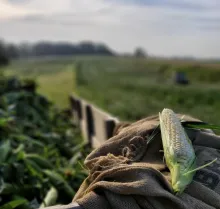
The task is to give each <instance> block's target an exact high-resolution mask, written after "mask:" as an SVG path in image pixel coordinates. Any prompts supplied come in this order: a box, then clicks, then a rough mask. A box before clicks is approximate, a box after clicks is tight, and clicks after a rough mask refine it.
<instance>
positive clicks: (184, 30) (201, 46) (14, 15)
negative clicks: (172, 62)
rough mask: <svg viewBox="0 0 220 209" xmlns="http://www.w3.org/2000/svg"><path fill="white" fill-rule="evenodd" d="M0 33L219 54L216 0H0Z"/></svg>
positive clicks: (156, 51) (17, 38)
mask: <svg viewBox="0 0 220 209" xmlns="http://www.w3.org/2000/svg"><path fill="white" fill-rule="evenodd" d="M0 38H4V39H5V40H6V41H13V42H16V43H18V42H21V41H30V42H35V41H38V40H50V41H70V42H73V43H76V42H78V41H82V40H92V41H97V42H104V43H106V44H108V45H109V46H110V47H111V48H113V49H115V50H117V51H119V52H124V51H130V52H131V51H133V49H134V48H135V47H136V46H142V47H143V48H145V49H146V50H147V51H148V52H149V53H150V54H153V55H165V56H172V55H178V56H185V55H192V56H196V57H220V0H0Z"/></svg>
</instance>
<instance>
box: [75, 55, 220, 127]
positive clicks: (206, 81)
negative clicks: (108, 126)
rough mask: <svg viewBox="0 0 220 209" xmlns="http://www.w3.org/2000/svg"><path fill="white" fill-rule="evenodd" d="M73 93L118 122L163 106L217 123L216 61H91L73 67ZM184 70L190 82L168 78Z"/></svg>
mask: <svg viewBox="0 0 220 209" xmlns="http://www.w3.org/2000/svg"><path fill="white" fill-rule="evenodd" d="M77 68H78V69H77V83H78V88H77V91H78V92H79V94H80V95H81V96H82V97H84V98H86V99H87V100H89V101H92V102H93V103H95V104H97V105H98V106H100V107H102V108H103V109H105V110H106V111H108V112H111V113H112V114H113V115H115V116H118V117H119V118H120V119H122V120H132V121H134V120H138V119H140V118H143V117H145V116H149V115H151V114H155V113H156V114H157V113H158V112H159V111H161V110H162V109H163V108H164V107H168V108H172V109H173V110H174V111H176V112H181V113H185V114H191V115H193V116H195V117H199V118H201V119H203V120H205V121H207V122H211V123H215V124H220V122H219V118H220V111H219V108H220V65H219V64H218V63H201V64H199V63H196V62H182V61H161V60H159V61H158V60H143V59H142V60H141V59H119V58H114V59H102V60H101V59H93V60H92V59H90V60H88V59H87V60H84V61H79V64H78V65H77ZM179 70H181V71H185V72H186V73H187V75H188V77H189V79H190V81H191V85H189V86H177V85H175V84H173V82H172V75H173V72H175V71H179Z"/></svg>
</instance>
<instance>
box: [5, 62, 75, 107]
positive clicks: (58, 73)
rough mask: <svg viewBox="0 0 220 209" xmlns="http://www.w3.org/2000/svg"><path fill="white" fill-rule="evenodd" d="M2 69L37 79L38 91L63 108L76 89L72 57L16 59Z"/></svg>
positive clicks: (8, 73) (22, 76)
mask: <svg viewBox="0 0 220 209" xmlns="http://www.w3.org/2000/svg"><path fill="white" fill-rule="evenodd" d="M2 70H4V72H5V74H6V75H17V76H18V77H21V78H32V79H35V80H36V81H37V83H38V91H39V92H40V93H42V94H44V95H46V96H47V97H48V98H49V99H50V100H52V101H53V102H55V103H56V105H57V106H59V107H61V108H64V107H67V106H68V105H69V101H68V96H69V95H70V94H71V93H72V92H74V91H75V83H74V81H75V71H74V65H73V59H71V58H70V59H67V58H62V59H61V58H60V59H58V60H57V59H56V60H55V59H51V60H50V59H49V60H48V59H47V60H29V61H23V60H22V61H15V62H12V64H11V65H9V66H8V67H6V68H4V69H2Z"/></svg>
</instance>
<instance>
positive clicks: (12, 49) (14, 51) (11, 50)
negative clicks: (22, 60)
mask: <svg viewBox="0 0 220 209" xmlns="http://www.w3.org/2000/svg"><path fill="white" fill-rule="evenodd" d="M6 53H7V56H8V57H9V58H12V59H14V58H18V57H19V49H18V47H17V46H16V45H14V44H7V45H6Z"/></svg>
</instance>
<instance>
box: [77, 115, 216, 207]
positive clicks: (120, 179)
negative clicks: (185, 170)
mask: <svg viewBox="0 0 220 209" xmlns="http://www.w3.org/2000/svg"><path fill="white" fill-rule="evenodd" d="M178 116H179V117H180V118H181V117H182V115H180V114H179V115H178ZM184 119H185V120H187V121H199V120H197V119H195V118H192V117H190V116H184ZM158 124H159V118H158V116H152V117H148V118H145V119H143V120H140V121H138V122H135V123H132V124H128V123H126V124H122V126H120V127H118V128H117V129H116V130H115V136H114V137H112V138H111V139H109V140H108V141H106V143H105V144H103V145H102V146H101V147H100V148H98V149H96V150H94V151H93V152H92V153H91V154H90V155H89V156H88V157H87V158H86V160H85V166H86V167H87V168H88V169H89V172H90V175H89V177H88V178H87V179H86V180H85V181H84V182H83V184H82V185H81V187H80V189H79V190H78V192H77V194H76V195H75V197H74V199H73V202H74V201H75V202H77V203H78V204H79V205H80V206H82V207H83V208H84V209H96V208H97V209H142V208H143V209H167V208H170V209H190V208H192V209H213V208H220V137H219V136H216V135H215V134H213V132H212V131H210V130H201V131H198V130H197V131H195V130H192V129H191V130H187V134H188V136H189V137H190V139H191V140H192V142H193V145H194V148H195V152H196V156H197V165H198V166H200V165H204V164H206V163H207V162H210V161H211V160H213V159H215V158H216V157H217V158H218V160H217V161H216V162H215V163H213V164H212V165H210V166H208V167H206V168H204V169H202V170H199V171H197V172H196V175H195V176H194V179H193V182H192V183H191V184H190V185H189V186H188V187H187V189H186V190H185V192H184V193H183V194H182V195H180V196H176V195H174V194H173V193H172V190H171V187H170V173H169V170H168V169H167V167H166V165H165V163H164V161H163V153H162V152H161V150H162V141H161V136H160V133H159V134H158V135H157V136H156V137H155V139H154V140H153V141H152V142H151V143H150V144H149V145H147V143H146V141H147V139H148V137H149V136H150V135H151V133H152V131H153V130H155V127H157V126H158Z"/></svg>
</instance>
